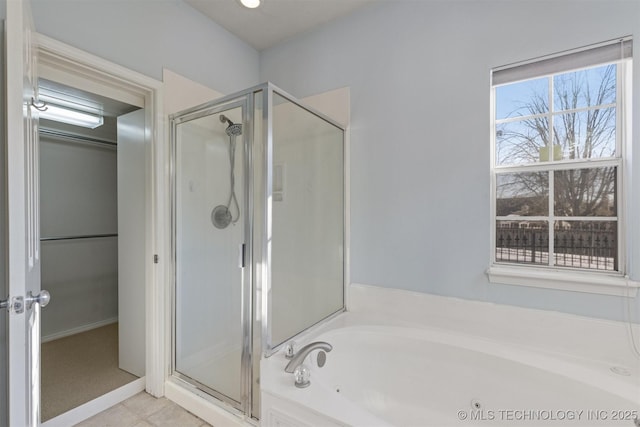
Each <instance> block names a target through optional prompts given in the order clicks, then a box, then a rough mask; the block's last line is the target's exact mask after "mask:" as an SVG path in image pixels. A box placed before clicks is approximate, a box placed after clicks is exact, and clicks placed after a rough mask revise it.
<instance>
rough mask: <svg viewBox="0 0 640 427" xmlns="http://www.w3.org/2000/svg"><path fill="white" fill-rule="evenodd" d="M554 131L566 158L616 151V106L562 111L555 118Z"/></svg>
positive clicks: (593, 155) (599, 154)
mask: <svg viewBox="0 0 640 427" xmlns="http://www.w3.org/2000/svg"><path fill="white" fill-rule="evenodd" d="M553 130H554V134H555V137H554V139H555V143H556V144H559V145H560V146H561V147H562V157H563V159H565V160H568V159H593V158H601V157H613V156H615V154H616V109H615V108H613V107H612V108H600V109H595V110H588V111H581V112H579V113H569V114H559V115H557V116H554V118H553Z"/></svg>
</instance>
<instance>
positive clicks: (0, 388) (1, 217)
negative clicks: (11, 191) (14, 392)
mask: <svg viewBox="0 0 640 427" xmlns="http://www.w3.org/2000/svg"><path fill="white" fill-rule="evenodd" d="M0 13H4V7H2V8H0ZM2 19H4V18H2ZM0 81H4V21H1V22H0ZM5 96H6V95H5V93H4V85H3V84H0V135H3V136H4V135H5V126H4V125H5V123H4V121H5V114H6V113H5V111H4V108H5ZM5 144H6V138H4V137H2V138H0V168H2V169H1V170H2V172H3V173H0V192H1V193H0V195H1V197H0V299H5V298H7V293H8V290H7V287H6V285H7V284H6V279H7V274H6V273H7V269H6V257H5V254H6V238H7V234H6V224H5V220H6V211H7V210H6V200H5V197H4V188H5V174H4V162H5V148H6V147H5ZM7 367H8V365H7V311H6V310H2V311H0V426H2V427H4V426H6V425H7V423H8V422H9V419H8V418H7V415H8V414H7V412H8V411H7V404H8V403H9V402H8V401H7V396H8V393H7V387H8V384H7Z"/></svg>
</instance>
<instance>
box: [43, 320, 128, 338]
mask: <svg viewBox="0 0 640 427" xmlns="http://www.w3.org/2000/svg"><path fill="white" fill-rule="evenodd" d="M117 322H118V318H117V317H111V318H109V319H105V320H100V321H99V322H94V323H89V324H87V325H81V326H78V327H76V328H71V329H66V330H64V331H60V332H56V333H54V334H49V335H43V336H42V340H41V342H47V341H53V340H57V339H60V338H64V337H68V336H70V335H75V334H79V333H81V332H87V331H90V330H92V329H97V328H101V327H102V326H107V325H111V324H112V323H117Z"/></svg>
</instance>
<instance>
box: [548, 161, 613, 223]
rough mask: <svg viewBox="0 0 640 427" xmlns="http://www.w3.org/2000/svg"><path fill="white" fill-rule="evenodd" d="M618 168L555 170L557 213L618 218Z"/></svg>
mask: <svg viewBox="0 0 640 427" xmlns="http://www.w3.org/2000/svg"><path fill="white" fill-rule="evenodd" d="M616 174H617V168H616V167H613V166H612V167H606V168H589V169H571V170H563V171H555V172H554V174H553V185H554V208H553V210H554V214H555V215H557V216H617V200H616Z"/></svg>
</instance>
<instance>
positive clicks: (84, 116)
mask: <svg viewBox="0 0 640 427" xmlns="http://www.w3.org/2000/svg"><path fill="white" fill-rule="evenodd" d="M40 118H41V119H49V120H54V121H56V122H62V123H67V124H70V125H76V126H82V127H85V128H90V129H95V128H97V127H98V126H102V124H103V123H104V118H103V117H102V116H99V115H96V114H91V113H85V112H83V111H77V110H70V109H68V108H63V107H59V106H57V105H53V104H47V107H46V109H45V110H40Z"/></svg>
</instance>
